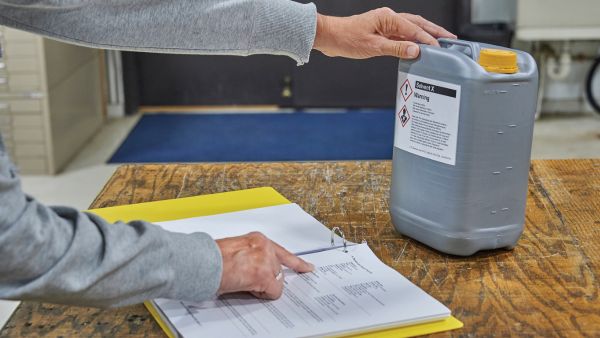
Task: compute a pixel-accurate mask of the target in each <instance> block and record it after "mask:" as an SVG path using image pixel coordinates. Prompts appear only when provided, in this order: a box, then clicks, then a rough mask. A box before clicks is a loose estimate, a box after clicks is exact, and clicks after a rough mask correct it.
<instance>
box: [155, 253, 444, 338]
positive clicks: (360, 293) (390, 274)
mask: <svg viewBox="0 0 600 338" xmlns="http://www.w3.org/2000/svg"><path fill="white" fill-rule="evenodd" d="M348 249H349V252H348V253H345V252H343V251H342V250H341V249H335V250H329V251H323V252H318V253H313V254H307V255H305V256H304V258H306V259H308V260H309V261H311V262H313V263H314V264H315V266H316V269H315V271H314V272H312V273H306V274H300V275H299V274H297V273H295V272H293V271H291V270H286V271H285V288H284V294H283V296H282V297H281V298H280V299H278V300H275V301H265V300H259V299H256V298H254V297H252V296H250V295H248V294H234V295H227V296H225V297H221V298H219V299H217V300H214V301H207V302H202V303H191V302H185V301H178V300H167V299H157V300H155V304H156V305H158V306H159V308H160V309H161V311H162V312H163V314H164V315H165V316H166V317H167V318H168V319H169V321H170V322H171V324H172V325H173V327H175V328H176V329H177V330H178V332H179V333H180V334H181V335H183V336H184V337H306V336H316V335H332V334H336V333H337V334H339V333H342V332H343V333H350V332H357V331H365V330H368V329H373V328H381V329H383V328H386V327H392V326H401V325H410V324H416V323H420V322H427V321H432V320H439V319H444V318H446V317H448V316H449V315H450V310H448V308H446V307H445V306H444V305H442V304H441V303H440V302H438V301H437V300H435V299H434V298H432V297H431V296H429V295H428V294H427V293H425V292H424V291H422V290H421V289H419V288H418V287H417V286H415V285H414V284H412V283H411V282H410V281H408V280H407V279H406V278H404V277H403V276H402V275H401V274H399V273H398V272H396V271H394V270H393V269H391V268H390V267H388V266H386V265H385V264H383V263H382V262H381V261H380V260H379V259H378V258H377V257H376V256H375V254H374V253H373V252H372V251H371V250H370V249H369V247H368V246H367V245H366V244H361V245H355V246H352V247H349V248H348Z"/></svg>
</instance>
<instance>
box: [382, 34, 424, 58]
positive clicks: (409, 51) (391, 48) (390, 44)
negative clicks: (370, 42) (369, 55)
mask: <svg viewBox="0 0 600 338" xmlns="http://www.w3.org/2000/svg"><path fill="white" fill-rule="evenodd" d="M381 52H382V54H383V55H389V56H395V57H398V58H401V59H408V60H410V59H414V58H416V57H417V56H419V46H418V45H417V44H416V43H414V42H410V41H394V40H389V39H386V38H382V41H381Z"/></svg>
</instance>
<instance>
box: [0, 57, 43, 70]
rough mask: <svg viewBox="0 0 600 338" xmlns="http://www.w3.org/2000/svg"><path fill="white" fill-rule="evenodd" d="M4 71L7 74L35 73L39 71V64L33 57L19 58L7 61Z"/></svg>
mask: <svg viewBox="0 0 600 338" xmlns="http://www.w3.org/2000/svg"><path fill="white" fill-rule="evenodd" d="M4 63H5V71H6V72H7V73H15V72H37V71H39V69H40V63H39V62H38V59H37V58H34V57H20V58H12V59H8V60H6V61H5V62H4Z"/></svg>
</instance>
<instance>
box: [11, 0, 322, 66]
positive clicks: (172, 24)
mask: <svg viewBox="0 0 600 338" xmlns="http://www.w3.org/2000/svg"><path fill="white" fill-rule="evenodd" d="M316 17H317V13H316V7H315V5H314V4H312V3H310V4H301V3H298V2H294V1H291V0H177V1H174V0H45V1H30V0H0V25H5V26H10V27H14V28H17V29H22V30H26V31H29V32H32V33H37V34H41V35H44V36H46V37H49V38H54V39H58V40H62V41H66V42H70V43H75V44H79V45H83V46H88V47H97V48H105V49H119V50H131V51H146V52H161V53H178V54H182V53H186V54H226V55H242V56H245V55H251V54H279V55H286V56H289V57H291V58H293V59H294V60H296V62H297V63H298V64H303V63H306V62H308V59H309V55H310V51H311V49H312V46H313V43H314V38H315V34H316V20H317V19H316Z"/></svg>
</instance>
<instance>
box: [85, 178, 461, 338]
mask: <svg viewBox="0 0 600 338" xmlns="http://www.w3.org/2000/svg"><path fill="white" fill-rule="evenodd" d="M287 203H291V202H290V201H288V200H287V199H286V198H285V197H283V196H282V195H281V194H279V193H278V192H277V191H276V190H275V189H273V188H270V187H263V188H255V189H247V190H239V191H231V192H225V193H218V194H211V195H201V196H195V197H185V198H178V199H172V200H164V201H156V202H147V203H139V204H131V205H122V206H116V207H110V208H102V209H92V210H89V212H91V213H94V214H96V215H99V216H101V217H103V218H105V219H106V220H108V221H110V222H116V221H124V222H128V221H133V220H139V219H143V220H146V221H148V222H163V221H171V220H176V219H182V218H191V217H199V216H209V215H216V214H222V213H226V212H234V211H241V210H248V209H255V208H263V207H269V206H274V205H281V204H287ZM145 305H146V307H147V308H148V310H149V311H150V313H151V314H152V316H153V317H154V319H155V320H156V321H157V322H158V324H159V325H160V327H161V328H162V329H163V330H164V331H165V333H166V334H167V336H169V337H172V338H175V337H177V334H176V333H175V332H173V331H172V330H171V328H170V327H171V326H170V325H168V324H167V323H165V322H164V321H163V319H162V317H161V316H160V314H159V313H158V311H157V310H156V309H155V308H154V306H153V305H152V303H150V302H146V303H145ZM462 326H463V324H462V323H461V322H460V321H459V320H458V319H456V318H454V317H449V318H447V319H444V320H440V321H435V322H430V323H424V324H417V325H411V326H404V327H399V328H392V329H385V330H380V331H370V332H366V333H360V334H353V335H349V336H346V337H369V338H370V337H383V338H388V337H389V338H391V337H414V336H419V335H424V334H430V333H435V332H442V331H448V330H454V329H458V328H461V327H462Z"/></svg>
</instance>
